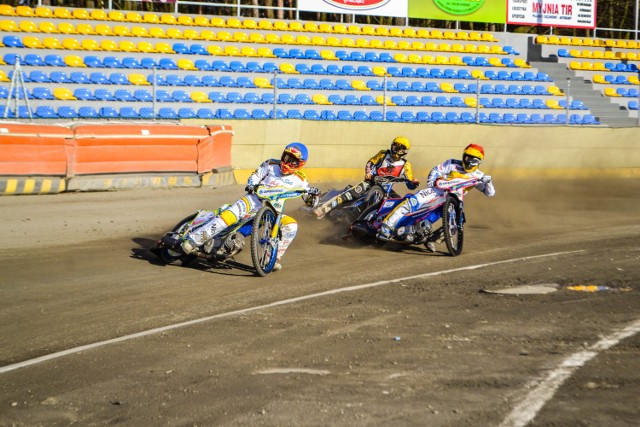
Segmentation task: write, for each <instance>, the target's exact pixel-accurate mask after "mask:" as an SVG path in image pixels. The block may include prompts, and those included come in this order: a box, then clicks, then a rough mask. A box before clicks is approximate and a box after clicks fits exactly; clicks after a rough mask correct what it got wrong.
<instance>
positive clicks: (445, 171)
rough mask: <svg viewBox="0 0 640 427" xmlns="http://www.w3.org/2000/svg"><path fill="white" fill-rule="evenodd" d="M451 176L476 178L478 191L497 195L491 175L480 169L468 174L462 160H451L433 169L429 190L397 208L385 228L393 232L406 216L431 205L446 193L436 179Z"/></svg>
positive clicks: (415, 195) (385, 222)
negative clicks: (435, 184)
mask: <svg viewBox="0 0 640 427" xmlns="http://www.w3.org/2000/svg"><path fill="white" fill-rule="evenodd" d="M451 175H453V176H456V175H457V176H460V175H463V176H472V177H475V178H476V179H478V181H479V182H478V184H476V185H475V188H476V189H478V190H480V191H481V192H483V193H484V194H485V195H486V196H489V197H491V196H493V195H495V194H496V191H495V189H494V188H493V183H492V182H491V177H490V176H489V175H485V174H484V172H482V171H481V170H480V169H476V170H475V171H473V172H467V171H465V170H464V167H463V166H462V161H461V160H458V159H449V160H447V161H445V162H444V163H441V164H439V165H437V166H435V167H434V168H433V169H431V171H430V172H429V176H428V178H427V188H425V189H424V190H420V191H418V192H417V193H416V194H414V195H412V196H410V197H409V198H408V199H407V200H405V201H403V202H402V203H400V204H399V205H398V206H396V208H395V209H394V210H393V211H391V213H390V214H389V215H387V217H386V218H385V219H384V221H383V223H382V224H383V227H386V228H387V230H393V228H394V227H395V225H396V224H397V223H398V221H400V220H401V219H402V218H403V217H404V216H405V215H407V214H409V213H411V212H415V211H417V210H419V209H422V208H423V207H425V206H427V205H428V204H429V203H431V201H432V200H434V199H436V198H438V197H439V196H441V195H442V194H443V193H444V192H443V191H442V190H440V189H439V188H437V187H434V186H433V185H434V183H435V182H436V179H438V178H444V177H447V176H451ZM483 181H486V182H483ZM469 189H470V188H469Z"/></svg>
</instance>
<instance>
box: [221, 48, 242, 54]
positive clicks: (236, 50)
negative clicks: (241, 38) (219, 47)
mask: <svg viewBox="0 0 640 427" xmlns="http://www.w3.org/2000/svg"><path fill="white" fill-rule="evenodd" d="M224 54H225V55H229V56H242V51H240V48H239V47H238V46H225V47H224Z"/></svg>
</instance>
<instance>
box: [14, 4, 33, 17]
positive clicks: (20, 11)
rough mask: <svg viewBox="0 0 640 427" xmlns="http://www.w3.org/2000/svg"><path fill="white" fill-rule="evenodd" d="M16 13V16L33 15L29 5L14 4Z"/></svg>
mask: <svg viewBox="0 0 640 427" xmlns="http://www.w3.org/2000/svg"><path fill="white" fill-rule="evenodd" d="M16 15H18V16H35V13H34V12H33V8H31V6H16Z"/></svg>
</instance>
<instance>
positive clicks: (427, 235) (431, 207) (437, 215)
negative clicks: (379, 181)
mask: <svg viewBox="0 0 640 427" xmlns="http://www.w3.org/2000/svg"><path fill="white" fill-rule="evenodd" d="M477 183H478V179H476V178H474V177H469V176H466V175H461V176H456V177H450V178H439V179H437V180H436V182H435V184H434V185H435V187H437V188H439V189H440V190H442V191H443V193H442V195H440V196H438V197H436V198H435V199H434V200H433V201H432V202H430V203H429V204H428V205H427V206H424V207H423V208H421V209H419V210H417V211H415V212H411V213H409V214H407V215H406V216H404V217H403V218H402V219H401V220H400V221H399V222H398V224H397V225H396V235H395V236H394V237H392V238H390V239H384V238H381V237H378V231H379V229H380V226H381V225H382V221H383V220H384V218H386V217H387V215H389V213H391V211H393V210H394V209H395V208H396V206H398V205H399V204H400V203H402V202H403V201H404V200H406V199H407V198H408V197H409V196H410V195H406V196H405V197H402V198H385V199H384V200H383V201H382V203H380V204H378V205H377V206H371V207H370V208H368V209H367V210H365V211H364V212H363V213H362V214H361V215H360V217H359V218H358V219H357V220H356V221H354V222H353V224H352V225H351V230H350V231H351V235H352V236H353V237H354V238H355V239H357V240H359V241H362V242H374V243H378V244H384V243H386V242H389V241H390V242H393V243H397V244H400V245H421V244H424V245H425V246H426V245H427V244H428V243H429V242H436V241H438V240H439V239H441V238H444V241H445V243H446V245H447V250H448V252H449V254H451V256H458V255H460V254H461V253H462V246H463V242H464V222H465V217H464V203H463V202H464V196H465V194H466V192H467V191H468V190H469V189H471V188H472V187H473V186H475V185H476V184H477ZM440 219H441V220H442V224H441V227H440V228H438V229H436V230H434V229H433V224H435V223H436V222H437V221H438V220H440Z"/></svg>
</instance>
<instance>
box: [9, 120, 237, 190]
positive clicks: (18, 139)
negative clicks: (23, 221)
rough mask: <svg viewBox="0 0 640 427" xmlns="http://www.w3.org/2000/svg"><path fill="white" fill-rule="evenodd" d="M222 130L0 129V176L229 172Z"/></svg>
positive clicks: (227, 141)
mask: <svg viewBox="0 0 640 427" xmlns="http://www.w3.org/2000/svg"><path fill="white" fill-rule="evenodd" d="M231 136H232V130H231V128H229V127H225V126H213V127H204V126H182V125H166V124H148V125H144V124H142V125H140V124H103V125H98V124H96V125H94V124H91V125H88V124H78V125H71V127H62V126H60V127H58V126H42V125H31V124H0V175H49V176H66V177H68V178H69V177H73V176H77V175H91V174H119V173H146V172H192V173H195V172H197V173H204V172H207V171H211V170H213V169H220V168H231Z"/></svg>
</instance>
